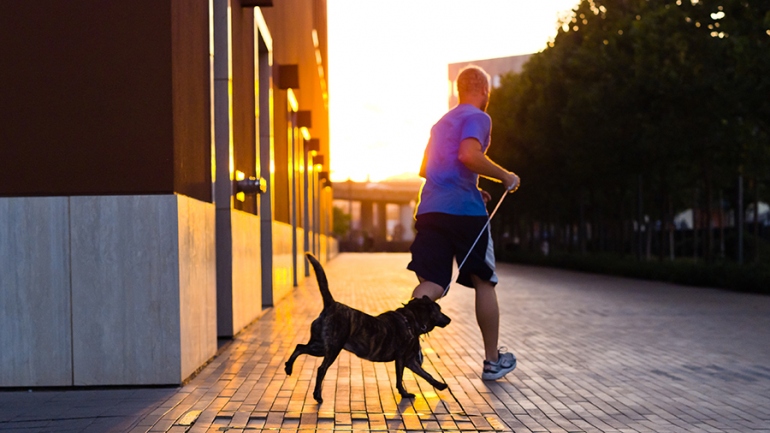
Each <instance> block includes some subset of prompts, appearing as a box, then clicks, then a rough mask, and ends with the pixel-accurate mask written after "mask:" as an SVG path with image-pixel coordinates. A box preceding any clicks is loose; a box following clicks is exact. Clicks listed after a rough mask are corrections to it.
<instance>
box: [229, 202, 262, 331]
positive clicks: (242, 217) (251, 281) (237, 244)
mask: <svg viewBox="0 0 770 433" xmlns="http://www.w3.org/2000/svg"><path fill="white" fill-rule="evenodd" d="M230 217H231V219H232V230H233V232H232V233H233V330H234V331H235V332H236V333H237V332H238V331H240V330H241V329H243V328H244V327H245V326H246V325H248V324H249V323H251V322H252V321H254V319H256V318H257V317H259V316H260V315H261V314H262V258H261V251H260V249H261V244H260V238H261V237H260V221H259V217H258V216H256V215H252V214H249V213H246V212H241V211H237V210H233V211H232V213H231V214H230Z"/></svg>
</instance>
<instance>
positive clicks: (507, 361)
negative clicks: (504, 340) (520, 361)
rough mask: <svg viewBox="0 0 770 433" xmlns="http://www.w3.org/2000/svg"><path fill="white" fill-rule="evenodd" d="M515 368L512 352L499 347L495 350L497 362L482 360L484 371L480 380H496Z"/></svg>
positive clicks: (514, 358)
mask: <svg viewBox="0 0 770 433" xmlns="http://www.w3.org/2000/svg"><path fill="white" fill-rule="evenodd" d="M515 368H516V356H515V355H514V354H513V353H508V352H506V349H505V348H504V347H501V348H500V350H498V352H497V362H490V361H486V360H485V361H484V372H483V373H481V380H497V379H500V378H501V377H503V376H505V375H506V374H508V373H510V372H512V371H513V370H514V369H515Z"/></svg>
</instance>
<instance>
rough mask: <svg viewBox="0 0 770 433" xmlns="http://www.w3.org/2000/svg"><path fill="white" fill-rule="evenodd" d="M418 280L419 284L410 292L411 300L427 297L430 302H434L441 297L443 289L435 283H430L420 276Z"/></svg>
mask: <svg viewBox="0 0 770 433" xmlns="http://www.w3.org/2000/svg"><path fill="white" fill-rule="evenodd" d="M417 279H418V280H420V284H418V285H417V287H415V288H414V291H412V298H422V297H423V296H427V297H429V298H430V299H431V300H433V301H436V300H438V298H440V297H441V295H443V294H444V288H443V287H441V286H439V285H438V284H436V283H433V282H430V281H428V280H426V279H425V278H423V277H421V276H419V275H418V276H417Z"/></svg>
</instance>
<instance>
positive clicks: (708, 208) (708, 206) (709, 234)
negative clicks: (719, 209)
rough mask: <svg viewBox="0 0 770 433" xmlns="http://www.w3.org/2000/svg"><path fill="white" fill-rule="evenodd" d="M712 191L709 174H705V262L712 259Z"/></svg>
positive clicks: (709, 261)
mask: <svg viewBox="0 0 770 433" xmlns="http://www.w3.org/2000/svg"><path fill="white" fill-rule="evenodd" d="M713 202H714V191H713V188H712V185H711V175H710V174H709V175H707V176H706V251H705V256H706V262H707V263H711V262H713V261H714V253H713V251H714V218H713V215H712V213H713V212H712V210H713V207H712V206H713Z"/></svg>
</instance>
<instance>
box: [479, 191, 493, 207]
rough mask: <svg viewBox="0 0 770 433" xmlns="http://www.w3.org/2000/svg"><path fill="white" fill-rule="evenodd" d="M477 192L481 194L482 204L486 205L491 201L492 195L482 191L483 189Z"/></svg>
mask: <svg viewBox="0 0 770 433" xmlns="http://www.w3.org/2000/svg"><path fill="white" fill-rule="evenodd" d="M479 192H480V193H481V199H482V200H484V204H487V203H488V202H489V200H492V194H490V193H488V192H486V191H484V190H483V189H480V190H479Z"/></svg>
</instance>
